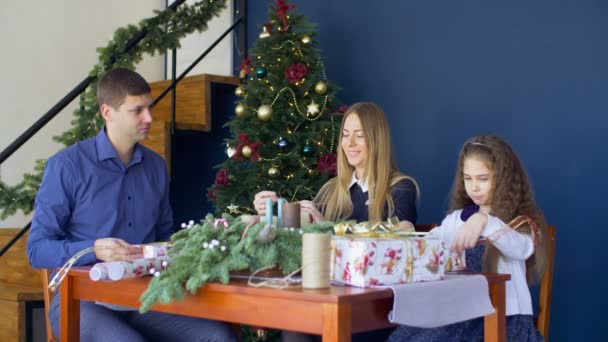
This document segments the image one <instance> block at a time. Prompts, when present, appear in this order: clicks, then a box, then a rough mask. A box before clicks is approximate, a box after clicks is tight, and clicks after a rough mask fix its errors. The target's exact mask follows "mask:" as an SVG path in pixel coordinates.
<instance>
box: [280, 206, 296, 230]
mask: <svg viewBox="0 0 608 342" xmlns="http://www.w3.org/2000/svg"><path fill="white" fill-rule="evenodd" d="M283 226H284V227H287V228H292V227H293V228H300V203H297V202H295V203H287V202H285V203H283Z"/></svg>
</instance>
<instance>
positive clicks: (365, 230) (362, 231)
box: [334, 217, 429, 238]
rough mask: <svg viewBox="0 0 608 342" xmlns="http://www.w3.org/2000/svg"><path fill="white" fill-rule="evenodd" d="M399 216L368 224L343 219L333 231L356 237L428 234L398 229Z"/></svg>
mask: <svg viewBox="0 0 608 342" xmlns="http://www.w3.org/2000/svg"><path fill="white" fill-rule="evenodd" d="M398 226H399V218H397V217H391V218H389V219H388V221H386V222H379V223H374V224H372V225H371V226H369V223H357V222H355V221H345V222H340V223H336V224H335V225H334V233H335V235H338V236H344V235H346V234H351V235H354V236H356V237H386V238H403V237H411V236H423V235H428V234H429V233H428V232H416V231H413V230H402V229H398V228H397V227H398Z"/></svg>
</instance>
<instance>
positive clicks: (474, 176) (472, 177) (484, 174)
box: [462, 157, 494, 212]
mask: <svg viewBox="0 0 608 342" xmlns="http://www.w3.org/2000/svg"><path fill="white" fill-rule="evenodd" d="M462 173H463V174H462V176H463V178H464V188H465V189H466V191H467V195H469V197H470V198H471V199H472V200H473V203H475V204H477V205H478V206H480V207H481V208H482V209H483V210H484V211H486V212H490V205H491V201H492V191H493V189H494V171H493V170H491V169H490V168H488V165H486V163H485V162H484V161H482V160H479V159H477V158H474V157H470V158H466V159H465V160H464V164H463V167H462Z"/></svg>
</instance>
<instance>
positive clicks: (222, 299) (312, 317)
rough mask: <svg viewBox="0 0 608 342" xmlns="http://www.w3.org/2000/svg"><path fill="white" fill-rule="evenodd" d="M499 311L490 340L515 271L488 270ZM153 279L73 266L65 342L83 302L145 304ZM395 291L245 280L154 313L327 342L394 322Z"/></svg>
mask: <svg viewBox="0 0 608 342" xmlns="http://www.w3.org/2000/svg"><path fill="white" fill-rule="evenodd" d="M484 275H485V276H486V277H487V279H488V284H489V290H490V299H491V301H492V305H493V306H494V309H495V310H496V312H495V313H493V314H491V315H488V316H486V317H485V340H486V341H501V342H502V341H506V320H505V281H507V280H509V279H510V278H511V277H510V275H503V274H484ZM149 281H150V278H148V277H145V278H132V279H125V280H121V281H120V282H114V283H108V282H94V281H91V280H90V279H89V276H88V268H76V269H72V270H70V272H69V273H68V275H67V276H66V277H65V279H64V280H63V282H62V283H61V289H60V291H61V326H60V329H61V340H62V341H78V340H79V326H80V322H79V320H80V300H89V301H99V302H105V303H111V304H117V305H124V306H131V307H139V305H140V303H139V297H140V295H141V294H142V293H143V292H144V291H145V290H146V288H147V286H148V282H149ZM392 304H393V292H392V291H391V290H390V289H382V288H366V289H362V288H357V287H350V286H331V287H330V288H327V289H318V290H313V289H302V288H290V289H284V290H274V289H269V288H255V287H250V286H247V283H246V282H245V281H243V280H234V281H231V282H230V284H227V285H223V284H218V283H210V284H207V285H206V286H205V287H203V288H201V289H199V291H198V293H197V294H196V295H187V296H186V297H185V298H184V300H183V301H174V302H172V303H171V304H168V305H155V306H153V307H152V310H154V311H162V312H167V313H176V314H181V315H187V316H195V317H204V318H208V319H213V320H219V321H225V322H233V323H240V324H248V325H254V326H261V327H268V328H276V329H282V330H291V331H300V332H305V333H311V334H317V335H322V336H323V341H325V342H328V341H340V342H342V341H350V338H351V334H352V333H356V332H362V331H369V330H375V329H380V328H387V327H391V326H393V325H392V324H391V323H389V322H388V318H387V317H388V313H389V311H390V310H391V307H392Z"/></svg>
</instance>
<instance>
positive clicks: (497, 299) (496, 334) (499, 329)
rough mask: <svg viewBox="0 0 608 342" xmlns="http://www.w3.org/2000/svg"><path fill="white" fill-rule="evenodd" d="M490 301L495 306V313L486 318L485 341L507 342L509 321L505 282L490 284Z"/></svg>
mask: <svg viewBox="0 0 608 342" xmlns="http://www.w3.org/2000/svg"><path fill="white" fill-rule="evenodd" d="M490 300H491V301H492V306H494V311H495V312H494V313H493V314H491V315H488V316H485V318H484V335H485V336H484V341H486V342H506V341H507V321H506V309H507V308H506V307H507V304H506V298H505V282H504V281H501V282H495V283H492V284H490Z"/></svg>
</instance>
